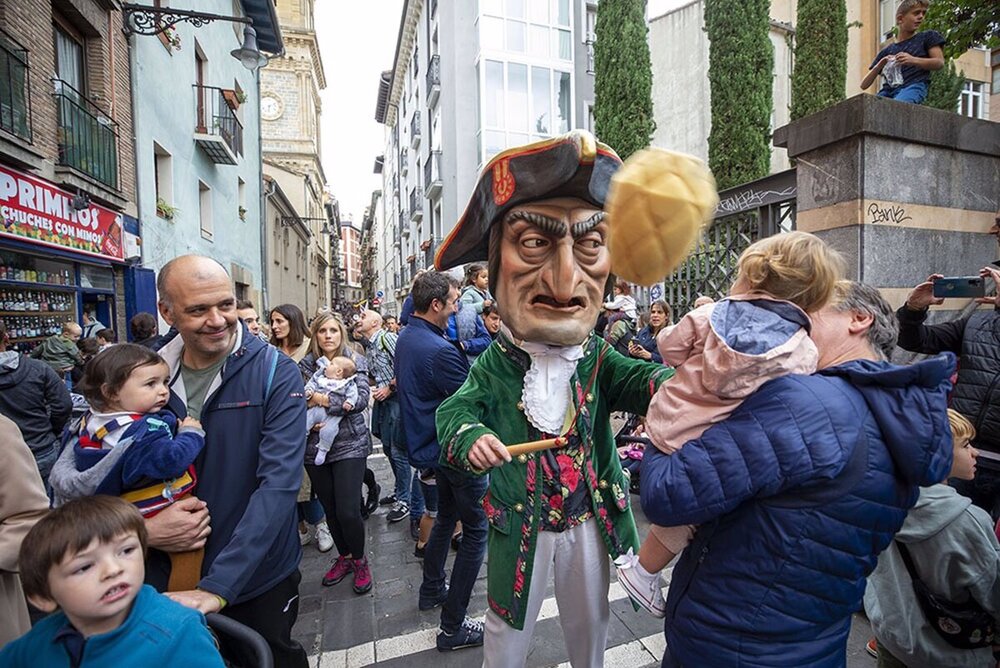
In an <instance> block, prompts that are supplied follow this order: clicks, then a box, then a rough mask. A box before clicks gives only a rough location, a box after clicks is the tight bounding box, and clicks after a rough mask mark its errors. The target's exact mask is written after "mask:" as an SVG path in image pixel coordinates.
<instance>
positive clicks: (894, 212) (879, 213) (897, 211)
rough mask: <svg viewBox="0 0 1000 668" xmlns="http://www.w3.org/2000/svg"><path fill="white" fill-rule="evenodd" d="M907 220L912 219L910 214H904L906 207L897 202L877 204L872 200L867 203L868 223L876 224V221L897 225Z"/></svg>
mask: <svg viewBox="0 0 1000 668" xmlns="http://www.w3.org/2000/svg"><path fill="white" fill-rule="evenodd" d="M907 220H913V217H912V216H907V215H906V209H904V208H903V207H901V206H899V205H898V204H885V205H883V204H879V203H878V202H872V203H871V204H869V205H868V221H867V222H868V223H869V224H871V225H877V224H878V223H895V224H896V225H899V224H900V223H903V222H905V221H907Z"/></svg>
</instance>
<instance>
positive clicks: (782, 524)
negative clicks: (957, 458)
mask: <svg viewBox="0 0 1000 668" xmlns="http://www.w3.org/2000/svg"><path fill="white" fill-rule="evenodd" d="M838 292H839V294H838V296H837V298H836V301H835V303H834V304H833V305H830V306H827V307H825V308H824V309H822V310H820V311H819V312H817V313H815V314H813V325H812V338H813V340H814V341H815V342H816V346H817V348H818V349H819V353H820V359H819V368H820V371H819V372H817V373H816V374H815V375H813V376H786V377H784V378H778V379H776V380H773V381H771V382H769V383H767V384H765V385H764V386H763V387H761V389H760V390H758V391H757V392H756V393H755V394H753V395H751V396H750V397H749V398H748V399H747V400H746V401H744V402H743V404H742V405H741V406H740V407H739V408H738V409H737V410H736V411H734V412H733V414H732V415H731V416H730V417H729V418H728V419H727V420H725V421H724V422H722V423H720V424H718V425H715V426H713V427H712V428H711V429H709V430H708V431H706V432H705V433H704V434H703V435H702V437H701V438H700V439H697V440H694V441H691V442H689V443H687V444H686V445H685V446H684V447H683V448H682V449H681V450H680V451H678V452H676V453H674V454H673V455H665V454H663V453H660V452H659V451H657V450H654V449H648V450H647V451H646V452H647V454H646V458H645V459H644V461H643V466H642V507H643V510H644V511H645V512H646V515H647V516H648V517H649V519H650V520H651V521H652V522H654V523H656V524H662V525H665V526H667V525H681V524H696V525H698V529H697V532H696V534H695V538H694V540H693V541H692V543H691V544H690V545H689V546H688V548H687V549H686V550H685V551H684V553H683V555H682V556H681V558H680V561H679V562H678V563H677V566H676V567H675V569H674V574H673V577H672V579H671V583H670V589H669V593H668V596H667V617H666V622H665V624H666V636H667V652H666V655H665V656H664V658H663V665H664V666H668V667H672V666H685V667H686V666H698V667H702V666H707V667H710V666H719V667H722V666H744V667H747V668H750V667H761V668H762V667H764V666H767V667H769V668H771V667H775V666H796V667H798V666H810V667H812V668H827V667H828V668H834V667H840V666H844V665H845V663H846V642H847V636H848V633H849V631H850V628H851V613H853V612H855V611H857V610H858V609H860V605H861V598H862V595H863V594H864V589H865V579H866V578H867V576H868V575H869V574H870V573H871V572H872V570H873V569H874V568H875V564H876V558H877V556H878V553H879V552H881V551H882V550H884V549H885V548H886V546H888V544H889V541H891V540H892V537H893V535H894V534H895V533H896V532H897V531H898V530H899V528H900V527H901V526H902V524H903V520H904V519H905V517H906V513H907V511H908V510H909V508H910V507H912V506H913V504H914V503H915V501H916V499H917V494H918V487H920V486H926V485H932V484H935V483H937V482H940V481H941V480H942V479H943V478H944V477H945V475H947V473H948V470H949V468H950V467H951V455H952V449H951V441H950V434H951V432H950V428H949V426H948V419H947V414H946V412H945V411H946V408H947V393H948V391H949V389H950V388H951V382H950V380H949V377H950V376H951V374H952V372H953V371H954V369H955V358H954V356H953V355H951V354H945V355H944V356H941V357H937V358H933V359H929V360H927V361H925V362H921V363H919V364H914V365H912V366H909V367H899V366H894V365H891V364H889V363H887V362H885V361H883V360H885V359H886V358H887V356H888V353H889V352H891V351H892V348H893V345H894V342H895V339H896V323H895V318H894V315H893V312H892V310H891V308H890V307H889V305H888V304H886V303H885V300H884V299H882V297H881V296H880V295H879V294H878V292H877V291H876V290H874V289H872V288H868V287H864V286H861V285H858V284H856V283H847V282H844V283H842V285H841V289H840V290H839V291H838Z"/></svg>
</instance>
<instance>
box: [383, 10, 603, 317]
mask: <svg viewBox="0 0 1000 668" xmlns="http://www.w3.org/2000/svg"><path fill="white" fill-rule="evenodd" d="M596 12H597V3H596V2H587V1H584V0H506V1H504V0H481V1H480V2H478V3H474V2H438V1H437V0H407V1H406V2H405V3H404V7H403V12H402V16H401V20H400V28H399V36H398V39H397V44H396V52H395V58H394V62H393V66H392V69H390V70H387V71H386V72H384V73H383V74H382V77H381V81H380V88H379V94H378V99H377V102H376V120H378V121H379V122H380V123H382V124H383V125H384V126H385V150H384V153H383V155H382V156H380V157H379V159H377V160H376V171H379V170H381V175H382V183H383V187H382V193H383V196H382V198H381V207H382V211H381V216H380V217H378V218H377V219H376V220H374V221H373V225H374V227H373V233H372V236H373V239H374V244H373V245H374V247H375V248H376V252H375V258H374V264H375V267H376V273H377V278H376V280H375V283H376V284H377V285H378V290H380V291H382V292H383V293H384V295H385V298H384V299H385V301H384V311H385V312H388V313H395V312H398V304H399V302H400V301H401V299H402V298H403V297H404V296H405V294H406V293H407V292H408V290H409V286H410V283H411V281H412V279H413V276H414V274H415V273H416V272H417V271H418V270H420V269H423V268H428V267H431V266H432V265H433V260H434V254H435V252H436V250H437V247H438V246H439V245H440V243H441V240H442V239H443V238H444V237H445V236H447V234H448V233H449V232H450V231H451V230H452V229H453V228H454V226H455V223H456V222H457V220H458V218H459V216H461V213H462V209H463V208H464V206H465V203H466V201H467V199H468V197H469V195H470V194H471V192H472V188H473V186H474V185H475V182H476V179H477V178H478V175H479V171H480V169H481V168H482V166H483V164H484V163H485V162H486V161H488V160H489V159H490V158H491V157H492V156H493V155H495V154H496V153H498V152H500V151H502V150H504V149H506V148H508V147H511V146H517V145H521V144H525V143H528V142H531V141H536V140H539V139H543V138H546V137H551V136H555V135H559V134H562V133H564V132H568V131H569V130H571V129H573V128H578V127H579V128H587V129H590V128H591V127H592V107H593V99H594V79H593V57H592V43H593V27H594V25H595V21H596Z"/></svg>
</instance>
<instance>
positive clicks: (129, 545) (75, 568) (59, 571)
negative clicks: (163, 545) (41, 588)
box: [30, 533, 145, 638]
mask: <svg viewBox="0 0 1000 668" xmlns="http://www.w3.org/2000/svg"><path fill="white" fill-rule="evenodd" d="M144 576H145V565H144V564H143V559H142V545H141V544H140V543H139V537H138V536H137V535H136V534H135V533H127V534H123V535H121V536H118V537H117V538H115V539H114V540H111V541H109V542H106V543H101V542H99V541H97V540H95V541H93V542H92V543H91V544H90V545H88V546H87V547H86V548H85V549H83V550H81V551H79V552H77V553H75V554H73V553H68V554H67V555H66V556H65V557H64V558H63V560H62V562H60V563H58V564H56V565H55V566H53V567H52V568H51V569H50V570H49V591H50V593H51V596H52V598H51V599H48V598H39V597H37V596H32V597H30V600H31V603H32V604H33V605H34V606H35V607H37V608H39V609H40V610H43V611H44V612H53V611H54V610H56V608H61V609H62V611H63V612H64V613H66V617H68V618H69V621H70V622H71V623H72V624H73V626H74V627H75V628H76V630H77V631H79V632H80V633H81V634H83V635H84V637H88V638H89V637H90V636H92V635H96V634H99V633H107V632H109V631H113V630H114V629H116V628H118V627H119V626H121V625H122V623H123V622H124V621H125V618H126V617H128V613H129V612H130V611H131V610H132V602H133V601H134V600H135V597H136V596H137V595H138V594H139V588H140V587H142V581H143V578H144Z"/></svg>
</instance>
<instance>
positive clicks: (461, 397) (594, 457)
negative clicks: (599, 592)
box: [437, 335, 673, 629]
mask: <svg viewBox="0 0 1000 668" xmlns="http://www.w3.org/2000/svg"><path fill="white" fill-rule="evenodd" d="M582 345H583V346H584V347H585V354H584V357H583V358H582V359H581V360H580V361H579V362H578V363H577V368H576V373H574V375H573V378H572V380H571V387H572V392H573V398H572V399H573V402H572V405H573V407H574V409H575V410H576V411H577V413H576V421H575V432H576V435H578V436H579V437H580V438H581V439H582V442H583V456H584V462H583V471H584V478H585V482H586V485H587V488H588V490H589V492H590V500H591V503H592V506H593V511H594V517H593V518H592V519H591V520H588V521H596V522H598V526H599V528H600V531H601V535H602V537H603V538H604V543H605V545H606V546H607V549H608V554H609V555H610V556H611V558H612V559H614V558H615V557H618V556H619V555H621V554H622V553H624V552H627V551H628V549H629V548H632V549H634V550H636V551H638V548H639V539H638V535H637V531H636V527H635V518H634V517H633V516H632V509H631V507H630V505H629V504H630V500H629V491H628V480H627V479H626V478H625V474H624V473H623V472H622V467H621V463H620V461H619V459H618V453H617V451H616V450H615V445H614V436H613V434H612V432H611V422H610V414H611V412H612V411H628V412H630V413H637V414H640V415H641V414H645V412H646V409H647V407H648V406H649V401H650V399H651V398H652V396H653V394H654V393H655V392H656V389H657V388H658V387H659V385H660V383H662V382H663V381H664V380H666V379H668V378H670V377H671V376H672V375H673V370H672V369H669V368H667V367H664V366H659V365H653V364H650V363H649V362H645V361H642V360H634V359H629V358H627V357H624V356H622V355H620V354H619V353H617V352H615V351H614V350H613V349H612V348H611V347H610V346H609V345H608V344H607V343H606V342H605V341H604V340H603V339H600V338H598V337H596V336H591V337H590V338H589V339H588V340H587V341H586V342H585V343H583V344H582ZM529 366H530V358H529V356H528V354H527V353H526V352H524V351H523V350H521V349H520V348H518V347H517V346H515V345H514V344H513V343H512V342H511V341H510V340H509V339H508V338H506V337H504V336H503V335H500V336H499V337H498V338H497V340H496V341H494V343H493V344H492V345H491V346H490V347H489V348H487V349H486V351H485V352H484V353H483V354H482V355H480V356H479V358H478V359H477V360H476V363H475V364H474V365H473V367H472V370H471V371H470V372H469V377H468V379H467V380H466V381H465V384H464V385H462V387H461V388H460V389H459V390H458V392H456V393H455V394H454V395H452V396H451V397H449V398H448V399H446V400H445V401H444V403H442V404H441V406H439V407H438V410H437V432H438V442H440V443H441V464H442V465H445V466H450V467H452V468H455V469H458V470H462V471H471V472H473V473H484V472H482V471H478V470H476V469H474V468H472V466H471V465H470V464H469V460H468V454H469V450H470V448H471V447H472V444H473V443H474V442H475V441H476V439H478V438H479V437H480V436H482V435H483V434H494V435H495V436H496V437H497V438H499V439H500V440H501V441H502V442H504V443H506V444H514V443H523V442H526V441H533V440H537V439H539V438H541V437H542V435H541V434H540V433H539V431H538V430H537V429H536V428H535V427H534V426H532V425H531V424H530V423H529V422H528V420H527V418H526V417H525V415H524V412H523V405H522V404H521V392H522V388H523V384H524V375H525V372H526V371H527V370H528V368H529ZM538 457H539V455H538V453H533V454H531V455H521V456H519V457H517V458H515V459H514V461H512V462H510V463H509V464H505V465H503V466H500V467H498V468H495V469H492V470H491V471H490V472H489V474H490V486H489V490H488V491H487V492H486V496H485V497H483V500H482V504H483V508H484V509H485V511H486V517H487V518H488V520H489V523H490V532H489V566H488V571H487V590H488V591H487V595H488V599H489V605H490V608H491V609H492V610H493V611H494V612H495V613H497V614H498V615H500V617H501V618H503V619H504V620H505V621H506V622H507V623H508V624H510V625H511V626H513V627H514V628H516V629H523V628H524V616H525V608H526V604H527V601H528V589H529V586H530V583H531V571H532V566H533V564H534V559H535V543H536V538H537V536H538V522H539V516H540V513H541V509H542V498H541V484H540V483H541V480H540V471H539V465H538Z"/></svg>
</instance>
